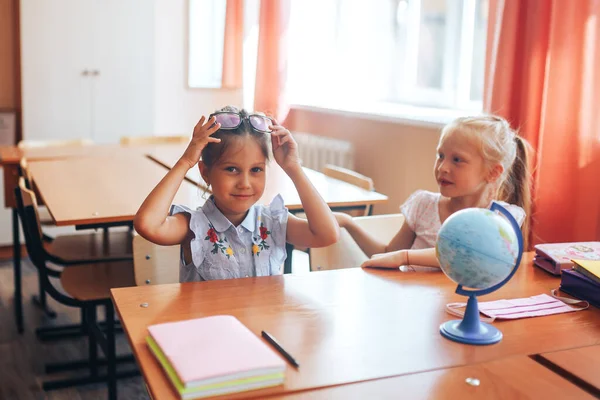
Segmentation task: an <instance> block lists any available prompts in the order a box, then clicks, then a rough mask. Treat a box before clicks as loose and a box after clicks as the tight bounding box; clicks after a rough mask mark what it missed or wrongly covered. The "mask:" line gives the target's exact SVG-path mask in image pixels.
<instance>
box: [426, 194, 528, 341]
mask: <svg viewBox="0 0 600 400" xmlns="http://www.w3.org/2000/svg"><path fill="white" fill-rule="evenodd" d="M490 211H492V212H493V211H498V212H500V213H501V214H503V215H504V216H505V217H506V218H507V219H508V222H509V223H510V224H511V226H512V228H513V231H514V232H515V234H516V236H517V241H518V245H519V249H518V254H517V257H516V260H515V265H514V267H513V269H512V270H511V272H510V274H508V276H507V277H506V278H504V279H503V280H502V281H501V282H498V283H496V284H495V285H493V286H491V287H488V288H487V289H478V290H467V289H464V288H463V285H462V283H460V282H457V283H458V287H457V288H456V293H457V294H460V295H463V296H469V300H468V301H467V308H466V310H465V316H464V317H463V319H462V320H452V321H448V322H445V323H443V324H442V325H440V334H441V335H442V336H444V337H445V338H447V339H450V340H453V341H455V342H459V343H466V344H475V345H485V344H493V343H498V342H499V341H500V340H502V332H500V331H499V330H498V329H497V328H495V327H493V326H492V325H490V324H486V323H484V322H481V320H480V319H479V307H478V306H477V296H483V295H485V294H489V293H491V292H493V291H495V290H498V289H500V288H501V287H502V286H504V285H505V284H506V283H507V282H508V281H509V280H510V279H511V278H512V277H513V275H514V274H515V272H517V269H518V268H519V264H521V258H522V256H523V234H522V233H521V228H520V226H519V223H518V222H517V220H515V218H514V217H513V216H512V214H511V213H510V212H508V210H507V209H506V208H504V207H502V206H501V205H500V204H498V203H497V202H495V201H494V202H492V206H491V207H490ZM466 212H469V209H466V210H461V211H458V212H456V213H455V214H453V215H452V216H450V217H449V218H448V219H447V220H446V221H445V222H444V224H443V225H442V227H441V229H440V232H439V233H438V242H439V240H440V237H443V231H444V229H445V227H446V226H447V225H448V223H451V221H452V220H453V219H454V218H456V217H457V216H459V215H460V214H461V213H462V214H464V213H466ZM436 248H437V245H436ZM436 253H437V251H436ZM440 264H441V263H440ZM444 272H446V271H444ZM450 279H452V277H450Z"/></svg>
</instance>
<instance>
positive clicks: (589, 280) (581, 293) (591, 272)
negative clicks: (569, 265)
mask: <svg viewBox="0 0 600 400" xmlns="http://www.w3.org/2000/svg"><path fill="white" fill-rule="evenodd" d="M573 264H574V267H573V269H567V270H564V271H563V273H562V276H561V280H560V290H561V291H563V292H565V293H568V294H570V295H571V296H574V297H577V298H578V299H581V300H585V301H587V302H588V303H590V304H592V305H594V306H596V307H600V261H597V260H573Z"/></svg>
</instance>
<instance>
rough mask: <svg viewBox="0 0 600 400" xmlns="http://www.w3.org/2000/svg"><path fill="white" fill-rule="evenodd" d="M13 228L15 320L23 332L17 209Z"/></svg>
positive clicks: (13, 211) (20, 331) (13, 212)
mask: <svg viewBox="0 0 600 400" xmlns="http://www.w3.org/2000/svg"><path fill="white" fill-rule="evenodd" d="M12 228H13V272H14V280H15V295H14V307H15V321H16V323H17V332H19V334H21V333H23V325H24V324H23V287H22V286H21V239H20V237H19V235H20V233H19V214H18V212H17V210H16V209H14V208H13V210H12Z"/></svg>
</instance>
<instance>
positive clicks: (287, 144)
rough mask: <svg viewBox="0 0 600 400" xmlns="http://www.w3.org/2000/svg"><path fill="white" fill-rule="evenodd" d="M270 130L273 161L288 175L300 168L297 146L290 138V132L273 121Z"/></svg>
mask: <svg viewBox="0 0 600 400" xmlns="http://www.w3.org/2000/svg"><path fill="white" fill-rule="evenodd" d="M269 128H270V129H271V131H272V132H271V144H272V146H273V156H274V157H275V161H277V164H279V166H280V167H281V168H283V170H284V171H285V172H286V173H288V172H290V171H292V170H294V169H295V168H302V165H301V163H300V157H299V156H298V144H297V143H296V141H295V140H294V138H293V137H292V134H291V133H290V131H288V130H287V129H285V128H284V127H283V126H281V125H279V124H278V123H277V121H275V120H273V125H271V126H270V127H269Z"/></svg>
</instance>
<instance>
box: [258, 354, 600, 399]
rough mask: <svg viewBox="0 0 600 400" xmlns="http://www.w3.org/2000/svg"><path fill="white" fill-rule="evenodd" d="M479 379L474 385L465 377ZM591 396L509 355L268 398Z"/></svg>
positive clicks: (526, 360)
mask: <svg viewBox="0 0 600 400" xmlns="http://www.w3.org/2000/svg"><path fill="white" fill-rule="evenodd" d="M469 378H471V382H472V379H477V380H479V386H474V385H472V384H468V383H467V379H469ZM400 398H404V399H437V400H439V399H452V400H454V399H462V400H466V399H474V400H475V399H486V400H491V399H498V400H504V399H524V398H528V399H594V398H595V397H594V396H592V395H591V394H589V393H587V392H585V391H584V390H583V389H581V388H579V387H577V386H575V385H574V384H573V383H571V382H569V381H568V380H566V379H565V378H563V377H561V376H558V375H556V374H555V373H554V372H552V371H551V370H549V369H547V368H544V367H543V366H542V365H540V364H538V363H537V362H535V361H533V360H532V359H531V358H529V357H525V356H514V357H508V358H502V359H499V360H494V361H488V362H485V363H481V364H473V365H468V366H464V367H456V368H444V369H439V370H435V371H429V372H422V373H418V374H412V375H401V376H395V377H392V378H382V379H375V380H372V381H366V382H359V383H351V384H347V385H340V386H334V387H328V388H324V389H317V390H311V391H308V392H300V393H296V394H290V395H281V396H273V397H268V399H269V400H275V399H283V400H295V399H298V400H300V399H302V400H305V399H306V400H321V399H322V400H346V399H400Z"/></svg>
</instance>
